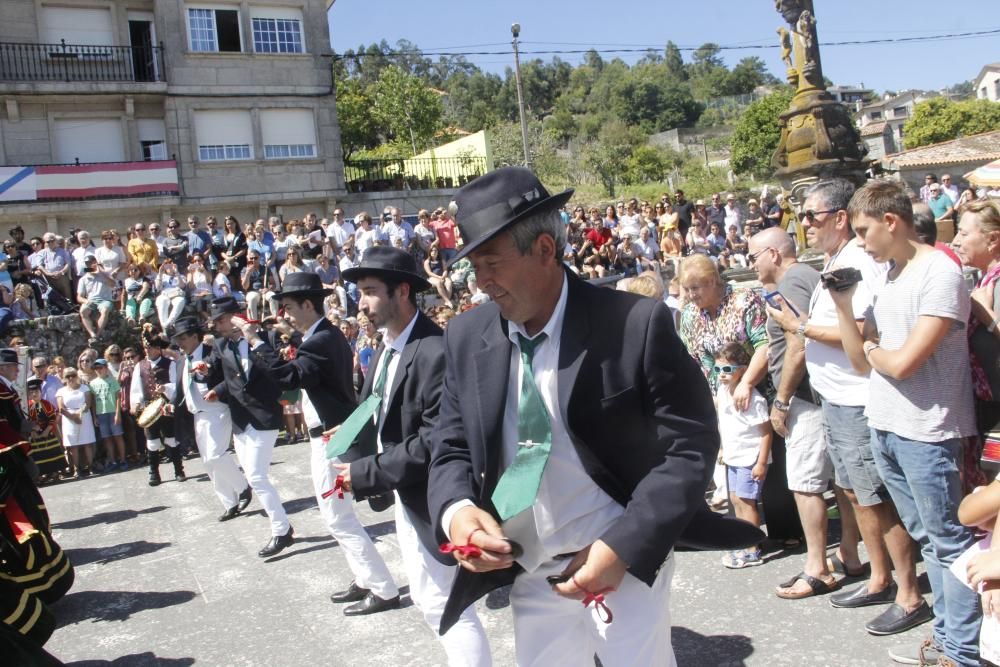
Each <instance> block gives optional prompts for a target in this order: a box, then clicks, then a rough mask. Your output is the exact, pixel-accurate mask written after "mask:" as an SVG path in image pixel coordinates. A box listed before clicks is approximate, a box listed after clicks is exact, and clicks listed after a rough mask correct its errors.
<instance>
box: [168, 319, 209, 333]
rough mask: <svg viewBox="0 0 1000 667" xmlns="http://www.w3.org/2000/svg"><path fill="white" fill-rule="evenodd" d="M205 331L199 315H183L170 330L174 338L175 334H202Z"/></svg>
mask: <svg viewBox="0 0 1000 667" xmlns="http://www.w3.org/2000/svg"><path fill="white" fill-rule="evenodd" d="M203 333H204V330H203V329H202V328H201V322H200V321H199V320H198V318H197V317H182V318H180V319H179V320H177V321H176V322H174V323H173V325H172V326H171V327H170V331H169V334H170V337H171V338H174V337H175V336H182V335H184V334H195V335H196V336H200V335H201V334H203Z"/></svg>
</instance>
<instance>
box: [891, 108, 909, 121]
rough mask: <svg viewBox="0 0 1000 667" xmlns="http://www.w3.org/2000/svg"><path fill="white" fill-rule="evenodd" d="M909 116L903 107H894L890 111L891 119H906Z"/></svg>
mask: <svg viewBox="0 0 1000 667" xmlns="http://www.w3.org/2000/svg"><path fill="white" fill-rule="evenodd" d="M909 115H910V113H909V111H908V110H907V109H906V107H905V106H904V107H895V108H894V109H893V110H892V116H893V118H906V117H907V116H909Z"/></svg>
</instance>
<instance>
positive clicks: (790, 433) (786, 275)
mask: <svg viewBox="0 0 1000 667" xmlns="http://www.w3.org/2000/svg"><path fill="white" fill-rule="evenodd" d="M748 248H749V251H750V256H749V259H750V262H751V265H752V266H753V268H754V270H755V271H756V272H757V277H758V278H759V279H760V281H761V283H763V285H764V289H765V290H766V291H767V292H772V293H775V296H774V297H771V300H772V301H773V302H774V303H781V302H784V303H786V304H788V307H789V308H792V309H794V310H795V312H799V313H802V312H806V311H807V309H808V307H809V297H810V296H811V295H812V293H813V290H814V289H815V288H816V285H818V284H819V272H818V271H816V269H814V268H812V267H811V266H809V265H808V264H804V263H802V262H799V261H798V259H797V257H796V254H795V243H794V242H793V241H792V239H791V237H790V236H788V234H786V233H785V231H784V230H783V229H781V228H778V227H769V228H767V229H763V230H761V231H759V232H757V233H756V234H754V235H753V236H752V237H750V239H749V246H748ZM779 294H780V296H778V295H779ZM769 296H770V295H769ZM767 336H768V348H767V350H768V353H767V358H768V372H769V373H770V375H771V381H772V383H773V384H774V386H775V387H777V392H776V394H775V398H774V402H773V403H772V405H771V426H772V427H773V428H774V431H775V433H777V434H778V435H780V436H782V437H783V438H784V439H785V446H784V450H785V476H786V478H787V482H788V489H789V491H791V492H792V495H793V497H794V498H795V506H796V507H797V508H798V511H799V518H800V519H801V521H802V529H803V532H804V533H805V538H806V561H805V564H804V566H803V568H802V573H801V574H799V575H797V576H795V577H793V578H792V579H790V580H789V581H787V582H785V583H783V584H781V585H780V586H779V587H778V589H777V595H778V597H780V598H783V599H787V600H797V599H800V598H804V597H809V596H812V595H820V594H823V593H829V592H830V591H832V590H834V589H836V588H837V587H838V585H839V583H838V582H837V579H836V578H835V577H834V576H833V575H832V573H831V572H830V570H829V568H828V566H827V561H826V537H827V515H826V501H825V500H824V499H823V493H824V492H825V491H826V489H827V487H829V485H830V480H831V479H832V478H833V467H832V465H831V463H830V458H829V456H828V455H827V452H826V437H825V435H824V433H823V413H822V411H821V410H820V407H819V406H818V405H817V404H816V403H815V401H814V399H813V397H812V392H811V390H810V388H809V378H808V376H807V374H806V367H805V354H804V345H803V342H802V339H800V338H799V337H797V336H795V335H791V334H786V332H785V331H783V330H782V328H781V326H780V324H779V323H778V322H777V321H776V320H774V319H773V318H768V321H767ZM779 446H780V445H779Z"/></svg>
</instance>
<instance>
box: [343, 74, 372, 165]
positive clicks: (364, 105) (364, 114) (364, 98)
mask: <svg viewBox="0 0 1000 667" xmlns="http://www.w3.org/2000/svg"><path fill="white" fill-rule="evenodd" d="M336 100H337V119H338V121H339V124H340V143H341V145H342V150H343V153H344V159H345V160H347V159H350V157H351V156H352V155H353V154H355V153H356V152H358V151H360V150H364V149H366V148H371V147H373V146H375V145H377V144H378V127H377V124H376V123H375V120H374V118H373V117H372V112H371V108H372V100H371V98H370V97H369V96H368V91H367V89H366V88H365V86H364V85H363V84H362V83H361V81H359V80H358V79H337V97H336Z"/></svg>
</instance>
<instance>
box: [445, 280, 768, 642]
mask: <svg viewBox="0 0 1000 667" xmlns="http://www.w3.org/2000/svg"><path fill="white" fill-rule="evenodd" d="M566 275H567V277H566V279H567V280H568V281H569V285H568V296H567V303H566V310H565V315H564V321H563V327H562V333H561V337H560V352H559V361H558V367H559V369H558V387H559V407H560V412H561V413H562V415H563V416H564V417H565V420H566V423H565V426H566V428H567V431H568V433H569V436H570V439H571V441H572V443H573V446H574V448H575V449H576V452H577V454H578V455H579V456H580V460H581V462H582V463H583V466H584V468H585V469H586V471H587V473H588V474H589V475H590V477H591V478H592V479H593V480H594V482H595V483H596V484H597V485H598V486H599V487H600V488H601V489H603V490H604V491H605V492H606V493H607V494H608V495H609V496H611V498H613V499H614V500H615V501H617V502H618V503H620V504H621V505H622V506H623V507H625V513H624V514H623V515H622V516H621V518H620V519H619V520H618V521H617V522H615V523H614V524H613V525H612V526H611V528H609V529H608V531H607V532H606V533H605V534H604V535H602V536H601V539H602V540H603V541H604V542H605V543H607V544H608V546H610V547H611V548H612V549H613V550H614V551H615V553H616V554H618V556H619V557H620V558H622V559H623V560H624V561H625V562H626V563H628V565H629V572H631V573H632V574H633V575H634V576H636V577H637V578H639V579H640V580H642V581H644V582H645V583H647V584H648V585H652V584H653V582H654V581H655V579H656V576H657V573H658V572H659V569H660V567H661V566H662V565H663V563H664V562H665V560H666V558H667V557H668V555H669V553H670V550H671V549H672V548H673V547H674V545H675V544H676V543H677V542H678V540H679V538H680V537H681V533H682V532H684V530H685V528H686V527H687V526H688V524H689V522H690V521H691V519H692V517H693V516H694V515H695V514H696V513H697V512H705V513H707V514H705V515H704V516H705V517H708V515H711V517H715V516H717V515H715V514H713V513H711V512H709V511H708V509H707V507H706V506H705V502H704V493H705V490H706V488H707V486H708V481H709V479H710V477H711V475H712V470H713V467H714V463H715V458H716V456H717V454H718V450H719V434H718V423H717V418H716V413H715V408H714V405H713V403H712V396H711V392H710V390H709V387H708V383H707V382H706V381H705V377H704V376H703V375H702V373H701V371H700V370H699V368H698V366H697V365H696V364H695V362H694V360H693V359H692V358H691V356H690V355H689V354H688V353H687V351H686V350H685V349H684V345H683V344H682V343H681V341H680V339H679V338H678V336H677V334H676V332H675V331H674V326H673V319H672V318H671V316H670V312H669V310H668V309H667V307H666V306H665V305H664V304H663V303H662V302H658V301H655V300H653V299H649V298H644V297H638V296H636V295H632V294H627V293H624V292H619V291H615V290H610V289H601V288H596V287H593V286H591V285H589V284H587V283H585V282H583V281H582V280H580V279H578V278H576V277H575V276H574V275H573V274H570V273H568V272H567V274H566ZM512 349H513V345H512V344H511V342H510V340H509V339H508V338H507V323H506V321H505V320H503V318H502V317H501V316H500V311H499V309H498V307H497V306H496V304H492V303H490V304H486V305H483V306H480V307H478V308H475V309H473V310H472V311H469V312H468V313H466V314H463V315H462V316H460V317H458V318H456V319H455V320H453V321H452V322H451V323H450V324H449V325H448V329H447V331H446V332H445V352H446V368H447V370H446V374H445V383H444V390H443V392H442V395H441V408H440V414H439V417H438V424H437V426H436V428H435V429H434V430H433V432H432V435H431V440H430V441H431V450H432V455H431V467H430V471H429V480H428V502H429V509H430V516H431V517H432V518H433V519H434V526H435V528H436V530H437V531H438V536H439V538H440V539H441V540H442V541H443V540H445V539H446V537H445V534H444V532H443V530H442V529H441V517H442V514H443V513H444V511H445V509H447V508H448V507H449V506H450V505H452V504H453V503H455V502H456V501H459V500H463V499H467V500H471V501H472V502H474V503H475V504H476V505H477V506H478V507H480V508H483V509H485V510H487V511H489V512H491V513H492V514H493V515H494V516H497V513H496V510H495V508H494V507H493V505H492V502H491V500H490V497H491V495H492V493H493V489H494V488H495V487H496V484H497V480H498V479H499V476H500V474H501V472H502V471H501V469H500V462H501V449H502V442H501V434H502V425H503V415H504V409H505V406H506V403H507V396H506V393H507V380H508V373H509V365H510V358H511V350H512ZM711 517H708V518H709V519H710V520H709V521H708V522H707V523H704V522H701V521H699V522H698V525H699V526H705V525H709V524H711V523H713V520H711ZM699 518H700V519H701V518H702V516H699ZM716 525H717V524H716ZM754 534H755V535H756V534H759V531H758V532H757V533H754ZM761 536H762V535H761ZM519 572H520V568H518V567H517V566H515V567H514V568H511V569H508V570H500V571H494V572H491V573H486V574H473V573H471V572H469V571H467V570H465V569H461V570H459V575H458V577H457V579H456V581H455V585H454V587H453V589H452V592H451V597H450V598H449V601H448V605H447V607H446V610H445V615H444V617H443V619H442V622H441V631H442V632H444V631H445V630H447V628H448V627H450V625H451V624H452V623H454V621H455V620H457V618H458V615H459V614H461V612H462V610H463V609H465V607H467V606H468V605H469V604H471V603H472V602H474V601H475V600H476V599H478V598H479V597H481V596H482V595H485V594H486V593H487V592H489V591H490V590H492V589H493V588H497V587H499V586H503V585H506V584H509V583H511V582H512V581H513V579H514V577H515V576H516V575H517V574H518V573H519Z"/></svg>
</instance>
